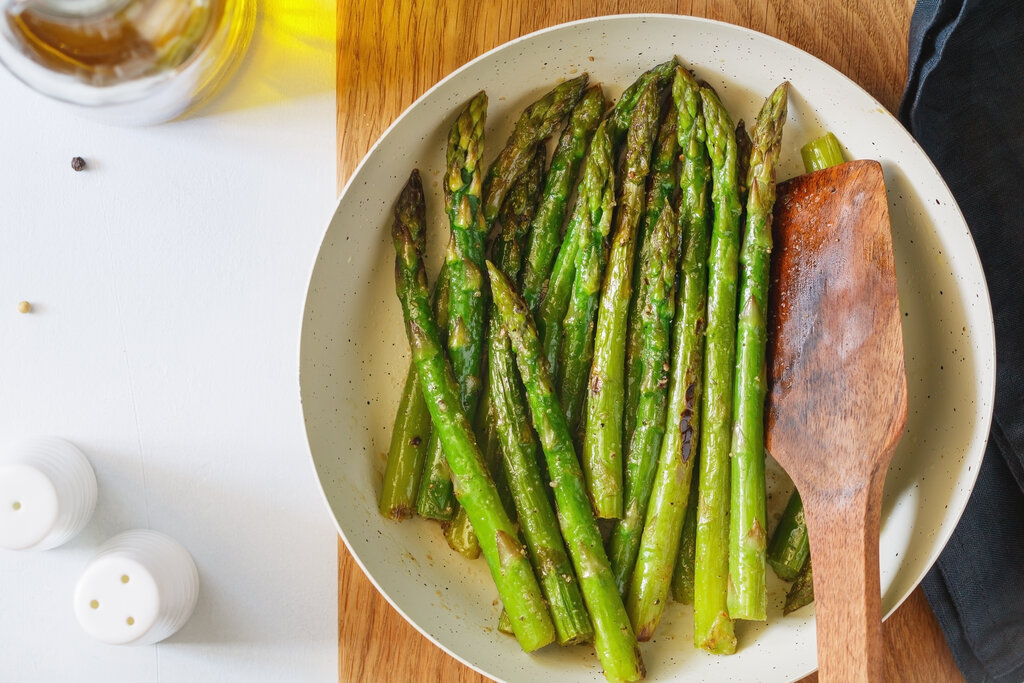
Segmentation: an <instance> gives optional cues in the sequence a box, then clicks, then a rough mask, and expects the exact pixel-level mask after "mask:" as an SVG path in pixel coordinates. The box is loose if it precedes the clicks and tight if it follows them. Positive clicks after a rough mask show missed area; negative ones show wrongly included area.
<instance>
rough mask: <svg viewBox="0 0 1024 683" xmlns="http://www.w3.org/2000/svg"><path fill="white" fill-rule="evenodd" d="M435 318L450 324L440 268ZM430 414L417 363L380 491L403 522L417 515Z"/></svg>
mask: <svg viewBox="0 0 1024 683" xmlns="http://www.w3.org/2000/svg"><path fill="white" fill-rule="evenodd" d="M433 299H434V316H435V317H436V318H437V321H438V325H442V326H445V327H446V326H447V325H448V274H447V272H445V269H443V268H442V269H441V272H440V274H438V276H437V282H436V283H435V284H434V295H433ZM430 432H431V425H430V413H429V412H428V411H427V403H426V401H424V400H423V392H421V391H420V380H419V376H418V375H417V374H416V364H415V363H412V364H410V365H409V372H408V373H407V374H406V376H405V386H404V387H403V388H402V398H401V400H400V401H399V402H398V412H397V413H396V414H395V426H394V429H393V431H392V432H391V447H390V448H389V449H388V461H387V466H386V467H385V469H384V484H383V486H382V487H381V492H380V512H381V514H382V515H384V516H385V517H387V518H389V519H394V520H402V519H407V518H409V517H412V516H413V515H414V514H415V513H416V494H417V493H418V492H419V487H420V475H421V474H422V472H423V461H424V460H425V459H426V457H427V445H428V444H429V443H430Z"/></svg>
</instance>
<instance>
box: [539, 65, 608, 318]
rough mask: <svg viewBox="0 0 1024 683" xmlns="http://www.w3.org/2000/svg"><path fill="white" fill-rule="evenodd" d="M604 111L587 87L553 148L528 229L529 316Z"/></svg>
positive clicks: (598, 95)
mask: <svg viewBox="0 0 1024 683" xmlns="http://www.w3.org/2000/svg"><path fill="white" fill-rule="evenodd" d="M604 108H605V99H604V94H603V93H602V91H601V86H599V85H592V86H590V87H589V88H588V89H587V91H586V92H585V93H583V98H582V99H580V101H579V103H578V104H577V105H576V107H575V108H574V109H573V110H572V115H571V116H570V117H569V123H568V124H566V126H565V130H563V131H562V135H561V136H560V137H559V138H558V144H557V145H555V152H554V155H552V157H551V167H550V168H549V169H548V175H547V178H546V179H545V181H544V191H543V193H542V194H541V201H540V206H538V207H537V212H536V214H535V215H534V217H533V223H532V224H531V225H530V247H529V255H528V256H527V259H526V263H525V264H524V267H523V272H522V278H521V279H522V293H523V298H524V299H526V303H527V304H528V305H529V306H530V311H531V312H534V313H536V311H537V310H538V308H539V306H540V302H541V299H542V298H543V296H544V290H545V288H546V286H547V283H548V278H549V277H550V276H551V269H552V267H553V266H554V260H555V256H556V253H557V249H558V242H559V240H560V239H561V236H562V235H561V231H562V223H564V222H565V215H566V212H567V208H568V203H569V194H570V193H571V192H572V184H573V181H574V180H575V179H576V174H577V173H579V170H580V165H581V164H582V162H583V155H584V154H585V153H586V151H587V141H588V140H590V137H591V136H592V135H593V134H594V131H595V130H596V129H597V124H598V123H599V122H600V121H601V115H602V114H603V113H604Z"/></svg>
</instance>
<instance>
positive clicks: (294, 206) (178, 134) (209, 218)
mask: <svg viewBox="0 0 1024 683" xmlns="http://www.w3.org/2000/svg"><path fill="white" fill-rule="evenodd" d="M334 55H335V47H334V3H333V2H330V1H329V0H280V1H279V2H274V0H270V2H268V3H266V4H265V5H264V6H263V7H261V16H260V20H259V23H258V25H257V29H256V35H255V37H254V41H253V45H252V47H251V49H250V52H249V54H248V55H247V57H246V60H245V62H244V64H243V66H242V69H241V70H240V71H239V73H238V74H237V76H236V77H235V79H234V80H233V82H232V83H231V84H230V85H229V86H228V87H227V88H226V89H225V90H224V91H223V92H222V93H221V94H220V95H219V96H218V98H217V99H216V100H215V101H213V102H212V103H211V104H210V105H208V106H207V107H206V108H204V109H203V110H201V111H200V112H199V113H198V114H197V115H195V116H193V117H191V118H189V119H187V120H184V121H181V122H176V123H172V124H166V125H162V126H156V127H151V128H139V129H126V128H111V127H106V126H103V125H100V124H95V123H92V122H90V121H87V120H83V119H81V118H79V117H78V116H76V115H75V114H73V113H71V112H70V111H68V110H66V109H65V108H63V107H62V106H61V105H59V104H56V103H53V102H50V101H48V100H46V99H45V98H42V97H40V96H38V95H36V94H34V93H32V92H31V91H29V90H28V89H27V88H26V87H24V86H23V85H22V84H20V83H19V82H17V81H15V80H14V79H13V78H12V77H11V76H10V75H8V74H7V73H6V72H5V71H3V70H2V69H0V102H2V103H3V104H2V105H0V131H2V132H0V193H2V194H0V197H2V200H0V207H2V208H0V221H2V225H0V442H9V441H12V440H15V439H18V438H21V437H24V436H28V435H33V434H46V435H55V436H61V437H64V438H66V439H69V440H70V441H72V442H74V443H75V444H77V445H78V446H80V447H81V448H82V449H83V450H84V451H85V452H86V454H87V455H88V456H89V457H90V459H91V461H92V463H93V466H94V468H95V470H96V475H97V479H98V481H99V502H98V505H97V508H96V514H95V516H94V517H93V519H92V521H91V522H90V524H89V526H88V527H87V528H86V529H85V531H84V532H83V533H82V535H81V536H79V537H78V538H76V539H75V540H73V541H72V542H70V543H69V544H68V545H66V546H63V547H61V548H57V549H55V550H50V551H46V552H41V553H18V552H12V551H3V550H0V680H4V681H19V682H22V681H32V682H34V681H60V682H65V681H133V682H134V681H157V680H159V681H162V682H171V681H189V682H201V681H246V682H247V683H253V682H259V681H334V680H336V679H337V656H338V655H337V639H336V636H337V604H338V602H337V559H336V557H337V556H336V538H337V536H336V533H335V530H334V527H333V525H332V524H331V521H330V517H329V515H328V512H327V508H326V507H325V505H324V504H323V502H322V500H321V495H320V492H319V489H318V487H317V483H316V480H315V477H314V474H313V469H312V466H311V463H310V458H309V455H308V450H307V448H306V441H305V434H304V430H303V424H302V412H301V407H300V404H299V388H298V341H299V324H300V319H301V313H302V305H303V300H304V297H305V292H306V283H307V278H308V275H309V272H310V269H311V266H312V263H313V259H314V257H315V255H316V252H317V248H318V246H319V243H320V239H321V237H322V235H323V231H324V228H325V227H326V225H327V221H328V219H329V218H330V216H331V213H332V211H333V209H334V205H335V201H336V197H337V192H336V180H335V127H334V126H335V109H334V107H335V96H334V62H335V56H334ZM76 155H78V156H82V157H84V158H85V159H86V160H87V162H88V169H87V170H86V171H85V172H82V173H75V172H74V171H72V169H71V166H70V162H71V158H72V157H73V156H76ZM21 300H27V301H30V302H31V303H32V305H33V309H34V310H33V312H32V313H30V314H27V315H22V314H19V313H18V311H17V305H18V302H19V301H21ZM137 527H149V528H153V529H157V530H160V531H163V532H166V533H168V534H170V535H171V536H174V537H175V538H177V539H178V540H179V541H181V542H182V543H183V544H184V545H185V546H186V547H187V548H188V549H189V550H190V551H191V553H192V554H193V556H194V558H195V560H196V563H197V565H198V567H199V572H200V577H201V582H202V587H201V594H200V598H199V604H198V606H197V608H196V612H195V614H194V616H193V617H192V620H191V621H190V622H189V623H188V624H187V625H186V626H185V628H184V629H183V630H182V631H180V632H179V633H178V634H176V635H175V636H173V637H172V638H170V639H169V640H167V641H164V642H163V643H161V644H158V645H155V646H141V647H115V646H109V645H103V644H100V643H98V642H93V641H91V640H90V639H89V638H88V637H87V636H86V635H85V633H84V632H83V631H82V630H81V629H80V628H79V627H78V624H77V622H76V621H75V618H74V615H73V612H72V604H71V598H72V592H73V589H74V584H75V580H76V579H77V577H78V575H79V574H80V573H81V571H82V570H83V568H84V567H85V565H86V563H87V562H88V560H89V559H90V557H91V556H92V555H93V553H94V552H95V550H96V548H97V547H98V546H99V544H100V543H102V542H103V541H104V540H105V539H107V538H109V537H110V536H112V535H114V534H116V533H118V532H120V531H123V530H126V529H130V528H137Z"/></svg>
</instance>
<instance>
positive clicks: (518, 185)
mask: <svg viewBox="0 0 1024 683" xmlns="http://www.w3.org/2000/svg"><path fill="white" fill-rule="evenodd" d="M546 160H547V154H546V150H545V149H544V147H543V146H541V145H538V146H537V147H536V149H535V151H534V155H533V159H532V160H531V162H530V164H529V166H527V168H526V170H525V171H524V172H523V173H522V175H520V176H519V178H518V179H516V182H515V184H514V185H513V186H512V190H511V191H510V192H509V193H508V196H506V198H505V203H504V204H502V205H501V212H500V214H499V218H500V220H501V233H500V235H499V236H498V246H497V251H498V252H499V253H501V254H504V256H502V259H503V262H504V261H506V260H507V262H508V263H509V266H508V267H509V268H510V269H514V270H515V272H518V271H519V264H520V263H522V241H523V237H524V236H525V235H526V232H527V231H528V230H529V228H530V221H531V220H532V218H533V212H534V210H535V209H536V207H537V195H538V193H539V192H540V186H541V183H542V182H543V180H544V163H545V161H546ZM488 372H489V371H488ZM487 377H488V375H485V377H484V378H485V379H487ZM488 383H489V382H488ZM489 394H490V392H489V391H486V392H484V395H483V396H482V397H481V400H480V401H479V404H478V409H477V417H476V420H475V422H474V424H475V425H476V433H477V440H478V442H479V443H481V444H483V447H482V450H483V453H484V462H486V463H487V466H488V468H489V471H490V472H491V476H492V477H493V478H494V483H495V486H497V487H498V493H499V494H501V495H502V502H508V501H511V493H510V492H509V490H508V482H507V480H506V478H505V472H504V468H503V466H502V464H501V448H500V446H499V444H498V435H497V431H496V425H495V422H494V420H492V419H491V416H490V412H491V401H490V396H489ZM506 499H508V501H506ZM505 509H506V511H509V510H514V509H515V508H514V506H512V507H510V506H509V505H506V506H505ZM510 516H511V514H510ZM444 535H445V539H446V540H447V541H448V545H449V546H450V547H451V548H452V549H453V550H455V551H457V552H459V553H461V554H463V555H465V556H466V557H468V558H469V559H471V560H473V559H476V558H477V557H479V556H480V545H479V544H478V543H477V540H476V536H475V535H474V534H473V526H472V525H471V524H470V523H469V517H468V516H467V515H466V511H465V510H464V509H462V508H459V509H458V511H456V513H455V519H454V520H452V522H451V523H450V524H448V525H447V526H446V528H445V534H444Z"/></svg>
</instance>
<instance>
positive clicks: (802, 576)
mask: <svg viewBox="0 0 1024 683" xmlns="http://www.w3.org/2000/svg"><path fill="white" fill-rule="evenodd" d="M812 602H814V569H813V568H812V566H811V558H810V557H808V558H807V561H806V562H804V568H803V569H801V570H800V573H799V574H797V576H796V580H795V581H794V582H793V585H792V586H790V587H789V592H788V593H786V604H785V605H784V606H783V608H782V614H783V615H786V614H792V613H793V612H795V611H797V610H798V609H800V608H801V607H806V606H807V605H809V604H811V603H812Z"/></svg>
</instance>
